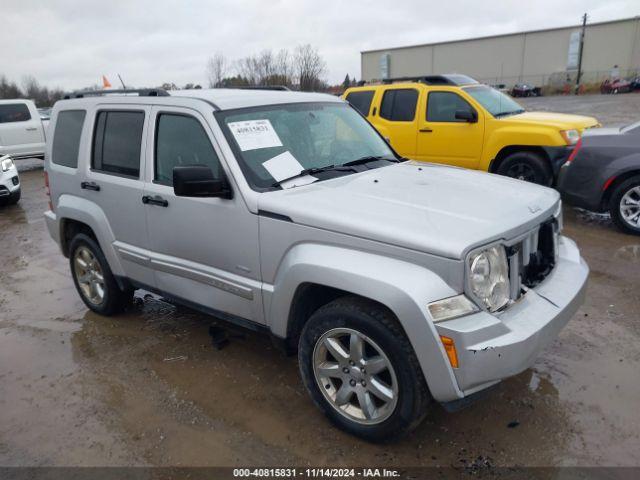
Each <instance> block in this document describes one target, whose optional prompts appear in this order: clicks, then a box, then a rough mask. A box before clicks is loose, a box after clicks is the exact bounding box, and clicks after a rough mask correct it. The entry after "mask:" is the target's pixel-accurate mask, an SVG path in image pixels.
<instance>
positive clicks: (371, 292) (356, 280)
mask: <svg viewBox="0 0 640 480" xmlns="http://www.w3.org/2000/svg"><path fill="white" fill-rule="evenodd" d="M303 283H315V284H318V285H324V286H328V287H333V288H337V289H341V290H345V291H347V292H351V293H353V294H356V295H360V296H362V297H366V298H370V299H372V300H375V301H377V302H380V303H382V304H383V305H385V306H386V307H387V308H389V309H390V310H391V311H392V312H393V313H394V314H395V315H396V317H397V318H398V320H399V322H400V324H401V325H402V327H403V329H404V331H405V332H406V334H407V337H408V338H409V341H410V342H411V345H412V346H413V349H414V351H415V353H416V356H417V358H418V361H419V363H420V366H421V368H422V371H423V373H424V376H425V379H426V381H427V384H428V385H429V389H430V391H431V394H432V395H433V397H434V398H435V399H436V400H438V401H448V400H455V399H457V398H461V397H462V392H461V391H460V390H459V389H458V385H457V382H456V380H455V376H454V374H453V370H452V368H451V366H450V364H449V362H448V361H447V359H446V358H447V357H446V354H445V351H444V347H443V346H442V343H441V342H440V339H439V336H438V334H437V332H436V329H435V327H434V325H433V322H432V321H431V319H430V317H429V314H428V312H427V304H428V303H429V302H430V301H433V300H437V299H441V298H446V297H450V296H453V295H456V294H457V293H459V292H456V291H454V290H453V289H452V288H451V287H450V286H449V285H447V284H446V283H445V282H444V281H443V280H442V279H441V278H440V277H439V276H438V275H436V274H435V273H433V272H431V271H430V270H428V269H426V268H424V267H421V266H419V265H415V264H412V263H408V262H405V261H402V260H398V259H394V258H388V257H382V256H380V255H376V254H373V253H368V252H362V251H357V250H352V249H348V248H344V247H338V246H330V245H322V244H313V243H305V244H299V245H297V246H295V247H293V248H292V249H291V250H290V251H289V252H288V253H287V254H286V256H285V258H284V259H283V261H282V262H281V264H280V267H279V268H278V272H277V274H276V277H275V282H274V285H273V287H272V289H270V288H268V287H267V288H265V310H266V312H267V323H268V325H269V326H270V328H271V331H272V332H273V333H274V334H275V335H276V336H279V337H282V338H285V337H286V335H287V326H288V321H289V313H290V309H291V305H292V301H293V298H294V295H295V292H296V290H297V289H298V287H299V286H300V285H301V284H303ZM269 290H271V292H269Z"/></svg>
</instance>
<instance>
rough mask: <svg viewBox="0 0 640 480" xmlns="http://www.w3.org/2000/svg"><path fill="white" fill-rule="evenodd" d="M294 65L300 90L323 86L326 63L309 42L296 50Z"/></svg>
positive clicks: (311, 89)
mask: <svg viewBox="0 0 640 480" xmlns="http://www.w3.org/2000/svg"><path fill="white" fill-rule="evenodd" d="M293 65H294V71H295V73H296V76H297V78H298V83H299V85H300V90H302V91H314V90H320V89H321V88H322V87H323V85H324V80H323V76H324V74H325V71H326V63H325V61H324V59H323V58H322V57H321V56H320V54H319V53H318V50H317V49H315V48H314V47H312V46H311V45H309V44H307V45H299V46H298V47H296V50H295V54H294V57H293Z"/></svg>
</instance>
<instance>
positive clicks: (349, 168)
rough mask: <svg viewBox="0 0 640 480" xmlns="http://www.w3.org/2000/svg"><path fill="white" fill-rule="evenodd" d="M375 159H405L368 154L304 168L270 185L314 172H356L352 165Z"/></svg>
mask: <svg viewBox="0 0 640 480" xmlns="http://www.w3.org/2000/svg"><path fill="white" fill-rule="evenodd" d="M377 160H386V161H388V162H392V163H399V162H403V161H405V159H398V158H388V157H381V156H374V155H369V156H366V157H362V158H358V159H357V160H352V161H350V162H347V163H343V164H341V165H326V166H324V167H311V168H305V169H304V170H301V171H300V172H298V173H296V174H295V175H292V176H290V177H287V178H283V179H282V180H279V181H277V182H274V183H273V184H272V185H271V186H272V187H279V186H280V185H282V184H283V183H284V182H287V181H289V180H293V179H294V178H298V177H304V176H305V175H313V174H314V173H320V172H328V171H331V170H333V171H338V172H339V171H353V172H356V171H357V170H355V169H354V168H353V167H355V166H357V165H362V164H365V163H369V162H374V161H377Z"/></svg>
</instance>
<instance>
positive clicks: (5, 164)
mask: <svg viewBox="0 0 640 480" xmlns="http://www.w3.org/2000/svg"><path fill="white" fill-rule="evenodd" d="M0 166H1V167H2V171H3V172H6V171H7V170H10V169H11V168H13V160H11V159H10V158H5V159H3V160H2V162H0Z"/></svg>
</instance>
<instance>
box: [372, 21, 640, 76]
mask: <svg viewBox="0 0 640 480" xmlns="http://www.w3.org/2000/svg"><path fill="white" fill-rule="evenodd" d="M580 30H581V26H580V25H575V26H570V27H562V28H550V29H545V30H534V31H528V32H520V33H512V34H506V35H495V36H490V37H481V38H473V39H467V40H454V41H448V42H438V43H431V44H424V45H412V46H407V47H398V48H388V49H381V50H369V51H364V52H361V74H362V75H361V76H362V79H363V80H365V81H368V82H370V81H376V80H382V79H385V78H394V77H404V76H420V75H430V74H438V73H464V74H467V75H470V76H472V77H474V78H476V79H477V80H479V81H481V82H484V83H489V84H506V85H507V86H511V85H514V84H515V83H520V82H524V83H529V84H533V85H536V86H544V85H549V84H559V83H563V82H565V81H566V80H567V79H569V78H575V74H576V72H577V66H578V65H577V60H578V54H577V53H578V45H579V42H580ZM615 66H617V70H616V68H614V67H615ZM638 71H640V17H634V18H626V19H621V20H614V21H608V22H601V23H591V24H587V27H586V30H585V37H584V48H583V57H582V72H583V73H582V74H583V77H582V79H583V83H589V82H600V81H601V80H602V79H604V78H607V77H609V76H611V75H612V74H613V75H615V74H616V73H618V72H619V75H620V76H621V77H627V76H631V75H635V74H637V73H638Z"/></svg>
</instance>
